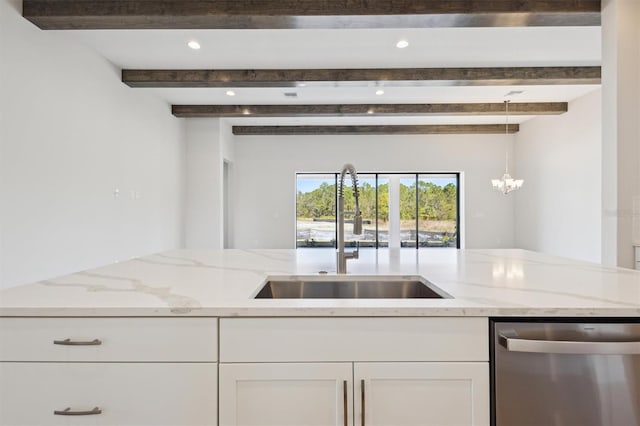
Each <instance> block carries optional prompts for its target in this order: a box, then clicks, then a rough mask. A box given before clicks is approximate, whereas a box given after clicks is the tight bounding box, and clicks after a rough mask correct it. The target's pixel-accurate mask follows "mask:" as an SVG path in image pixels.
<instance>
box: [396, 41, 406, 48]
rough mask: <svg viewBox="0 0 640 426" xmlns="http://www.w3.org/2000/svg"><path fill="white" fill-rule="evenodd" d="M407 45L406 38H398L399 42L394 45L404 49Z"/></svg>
mask: <svg viewBox="0 0 640 426" xmlns="http://www.w3.org/2000/svg"><path fill="white" fill-rule="evenodd" d="M407 46H409V42H408V41H407V40H400V41H399V42H397V43H396V47H397V48H398V49H404V48H405V47H407Z"/></svg>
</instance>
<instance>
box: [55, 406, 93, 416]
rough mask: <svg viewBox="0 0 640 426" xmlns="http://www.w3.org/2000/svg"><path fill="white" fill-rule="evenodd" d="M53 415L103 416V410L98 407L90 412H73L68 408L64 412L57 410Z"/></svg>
mask: <svg viewBox="0 0 640 426" xmlns="http://www.w3.org/2000/svg"><path fill="white" fill-rule="evenodd" d="M53 414H55V415H56V416H94V415H96V414H102V410H101V409H100V408H98V407H93V410H89V411H71V407H67V408H65V409H64V410H55V411H54V412H53Z"/></svg>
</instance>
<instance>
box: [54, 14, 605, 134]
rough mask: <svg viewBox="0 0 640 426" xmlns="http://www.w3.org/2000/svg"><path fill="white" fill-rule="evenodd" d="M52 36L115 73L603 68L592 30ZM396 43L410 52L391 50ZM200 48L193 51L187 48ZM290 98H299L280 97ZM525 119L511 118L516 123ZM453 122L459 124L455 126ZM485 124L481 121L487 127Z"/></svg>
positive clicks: (316, 98) (552, 89)
mask: <svg viewBox="0 0 640 426" xmlns="http://www.w3.org/2000/svg"><path fill="white" fill-rule="evenodd" d="M56 33H57V34H58V35H59V36H60V37H66V38H71V39H73V40H76V41H78V42H81V43H84V44H86V45H87V46H89V47H90V48H92V49H95V50H96V51H98V52H99V53H100V54H101V55H103V56H104V57H105V58H107V59H108V60H109V61H111V62H112V63H113V64H115V65H116V66H117V67H119V68H130V69H269V68H271V69H287V68H409V67H411V68H420V67H425V68H427V67H502V66H592V65H600V62H601V41H600V38H601V34H600V27H522V28H518V27H508V28H424V29H366V30H362V29H361V30H338V29H333V30H104V31H102V30H72V31H56ZM400 39H406V40H408V41H409V43H410V45H409V47H407V48H405V49H398V48H396V47H395V44H396V42H397V41H398V40H400ZM190 40H197V41H199V42H200V44H201V45H202V48H201V49H200V50H197V51H194V50H192V49H189V48H188V47H187V42H188V41H190ZM597 88H598V86H595V85H567V86H518V87H515V86H455V87H440V86H430V87H393V86H389V85H388V84H387V83H385V87H384V90H385V93H384V95H382V96H377V95H376V94H375V85H374V84H369V85H367V86H364V87H353V86H348V87H298V88H295V89H290V88H289V89H283V88H265V89H250V88H243V89H235V92H236V96H234V97H229V96H227V95H226V94H225V92H226V91H227V89H215V88H187V89H167V88H158V89H155V88H148V89H142V88H136V89H131V90H136V91H141V92H151V93H154V94H155V95H157V96H159V97H161V98H162V99H164V100H166V101H167V102H168V103H170V104H287V103H296V104H308V103H311V104H313V103H447V102H500V101H502V100H504V99H505V95H506V94H507V93H508V92H509V91H511V90H523V91H524V93H522V94H519V95H515V96H513V97H511V98H510V99H512V100H513V101H519V102H543V101H547V102H553V101H571V100H573V99H576V98H578V97H580V96H582V95H584V94H586V93H588V92H590V91H592V90H596V89H597ZM292 91H295V92H297V94H298V97H297V98H294V99H292V98H287V97H285V96H284V92H292ZM527 118H530V117H513V119H512V120H511V121H512V122H522V121H523V120H526V119H527ZM246 120H251V121H250V122H251V123H256V124H258V123H259V124H266V123H270V124H289V123H295V124H300V123H308V124H350V123H353V124H357V123H366V124H373V123H372V121H373V122H375V123H380V124H387V123H388V124H401V123H406V124H435V123H442V124H445V123H449V122H451V123H468V124H476V123H491V122H493V123H495V122H499V123H501V122H503V121H504V117H486V116H485V117H403V118H392V117H389V118H385V117H361V118H345V117H335V118H324V119H310V118H301V119H264V120H262V119H255V118H253V119H251V118H246V119H245V118H239V119H234V120H233V122H234V123H238V124H240V123H248V122H249V121H246ZM459 120H461V121H459ZM487 120H489V121H487Z"/></svg>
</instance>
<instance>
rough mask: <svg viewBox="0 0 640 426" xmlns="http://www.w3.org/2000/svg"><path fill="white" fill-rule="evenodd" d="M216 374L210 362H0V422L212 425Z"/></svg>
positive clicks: (28, 423) (214, 408) (214, 418)
mask: <svg viewBox="0 0 640 426" xmlns="http://www.w3.org/2000/svg"><path fill="white" fill-rule="evenodd" d="M216 376H217V365H216V364H215V363H195V364H192V363H75V362H68V363H45V362H36V363H23V362H2V363H0V401H2V404H1V407H0V424H2V425H12V426H19V425H119V426H125V425H131V426H133V425H135V426H147V425H148V426H155V425H184V426H202V425H215V421H216V405H217V377H216ZM95 408H97V410H99V413H98V411H97V410H96V411H92V410H94V409H95ZM67 409H68V410H67ZM65 410H67V411H66V412H65ZM56 412H58V414H55V413H56ZM74 412H76V413H77V412H81V413H82V414H83V415H69V414H71V413H74ZM65 414H66V415H65Z"/></svg>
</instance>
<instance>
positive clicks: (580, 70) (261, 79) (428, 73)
mask: <svg viewBox="0 0 640 426" xmlns="http://www.w3.org/2000/svg"><path fill="white" fill-rule="evenodd" d="M122 81H123V82H124V83H125V84H127V85H128V86H131V87H176V88H184V87H218V88H267V87H299V86H303V85H304V86H313V87H353V86H357V85H370V86H372V87H384V86H394V87H397V86H402V87H418V86H496V85H499V86H502V85H553V84H600V81H601V75H600V67H599V66H590V67H500V68H379V69H374V68H367V69H283V70H130V69H124V70H122Z"/></svg>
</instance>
